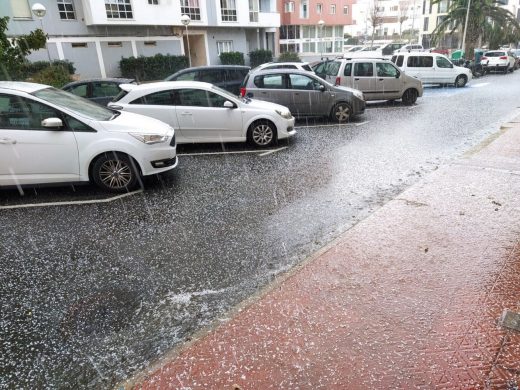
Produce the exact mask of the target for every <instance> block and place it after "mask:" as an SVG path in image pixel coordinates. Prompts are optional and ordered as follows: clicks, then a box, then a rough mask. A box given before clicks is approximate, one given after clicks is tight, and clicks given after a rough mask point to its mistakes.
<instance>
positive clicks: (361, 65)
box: [354, 62, 374, 77]
mask: <svg viewBox="0 0 520 390" xmlns="http://www.w3.org/2000/svg"><path fill="white" fill-rule="evenodd" d="M354 76H357V77H372V76H374V66H373V64H372V63H371V62H356V63H355V64H354Z"/></svg>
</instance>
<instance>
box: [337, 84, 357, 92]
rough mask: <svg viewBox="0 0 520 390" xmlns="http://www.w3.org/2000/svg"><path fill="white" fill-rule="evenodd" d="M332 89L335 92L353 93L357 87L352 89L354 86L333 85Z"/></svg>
mask: <svg viewBox="0 0 520 390" xmlns="http://www.w3.org/2000/svg"><path fill="white" fill-rule="evenodd" d="M334 91H336V92H349V93H354V92H357V91H358V90H357V89H354V88H350V87H344V86H342V85H335V86H334Z"/></svg>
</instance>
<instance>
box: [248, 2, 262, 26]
mask: <svg viewBox="0 0 520 390" xmlns="http://www.w3.org/2000/svg"><path fill="white" fill-rule="evenodd" d="M259 9H260V6H259V5H258V0H249V21H250V22H258V12H259Z"/></svg>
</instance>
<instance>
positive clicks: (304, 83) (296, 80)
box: [289, 74, 321, 91]
mask: <svg viewBox="0 0 520 390" xmlns="http://www.w3.org/2000/svg"><path fill="white" fill-rule="evenodd" d="M289 83H290V86H291V89H299V90H307V91H315V90H319V88H320V85H321V84H320V83H319V82H318V81H316V80H314V79H312V78H310V77H308V76H304V75H301V74H289Z"/></svg>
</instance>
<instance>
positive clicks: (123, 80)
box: [62, 77, 135, 88]
mask: <svg viewBox="0 0 520 390" xmlns="http://www.w3.org/2000/svg"><path fill="white" fill-rule="evenodd" d="M97 81H108V82H114V83H131V82H134V81H135V79H130V78H124V77H93V78H90V79H84V80H77V81H72V82H70V83H67V84H66V85H64V86H63V87H62V88H65V87H72V86H74V85H79V84H85V83H93V82H97Z"/></svg>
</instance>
